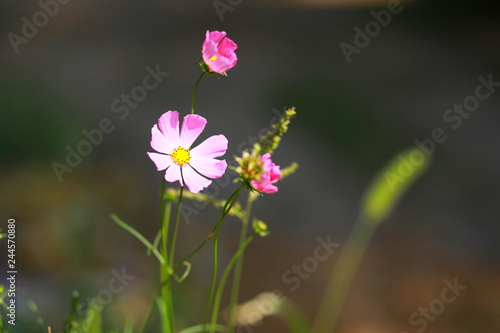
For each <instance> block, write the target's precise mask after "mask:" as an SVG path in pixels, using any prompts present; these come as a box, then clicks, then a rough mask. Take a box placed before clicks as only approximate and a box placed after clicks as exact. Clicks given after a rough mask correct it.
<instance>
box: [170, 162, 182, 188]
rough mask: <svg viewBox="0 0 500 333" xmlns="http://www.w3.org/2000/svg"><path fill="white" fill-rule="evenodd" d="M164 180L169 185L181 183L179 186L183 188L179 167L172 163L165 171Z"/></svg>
mask: <svg viewBox="0 0 500 333" xmlns="http://www.w3.org/2000/svg"><path fill="white" fill-rule="evenodd" d="M165 180H166V181H167V182H171V183H173V182H176V181H179V183H181V186H184V183H183V182H182V176H181V167H180V166H178V165H177V164H175V163H172V165H171V166H170V167H169V168H168V169H167V171H165Z"/></svg>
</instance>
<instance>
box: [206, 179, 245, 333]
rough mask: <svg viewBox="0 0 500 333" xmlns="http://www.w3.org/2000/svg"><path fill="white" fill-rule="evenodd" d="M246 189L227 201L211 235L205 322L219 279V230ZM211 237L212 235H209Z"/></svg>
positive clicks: (232, 195) (242, 184) (238, 191)
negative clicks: (212, 238)
mask: <svg viewBox="0 0 500 333" xmlns="http://www.w3.org/2000/svg"><path fill="white" fill-rule="evenodd" d="M244 187H245V184H244V183H241V185H240V187H239V188H238V189H237V190H236V191H235V192H234V193H233V194H231V196H230V197H229V198H228V199H227V201H226V204H225V205H224V207H223V208H222V211H221V214H220V216H219V220H218V221H217V224H216V225H215V227H214V229H213V230H212V233H211V235H213V236H214V247H213V258H214V259H213V268H212V280H211V281H210V289H209V292H208V299H207V305H206V308H205V317H204V318H205V320H204V322H205V323H207V322H208V316H209V313H210V305H211V304H212V298H213V294H214V289H215V280H216V279H217V264H218V263H217V258H218V240H219V229H220V225H221V222H222V220H223V219H224V217H226V215H227V214H228V213H229V211H230V210H231V208H232V207H233V206H234V204H235V203H236V201H237V200H238V197H239V195H240V193H241V191H242V190H243V188H244ZM209 237H210V235H209Z"/></svg>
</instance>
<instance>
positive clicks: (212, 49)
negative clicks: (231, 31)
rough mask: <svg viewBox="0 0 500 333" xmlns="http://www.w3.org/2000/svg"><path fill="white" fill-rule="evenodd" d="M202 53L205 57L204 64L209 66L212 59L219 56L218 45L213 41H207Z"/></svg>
mask: <svg viewBox="0 0 500 333" xmlns="http://www.w3.org/2000/svg"><path fill="white" fill-rule="evenodd" d="M201 53H202V56H203V62H204V63H205V64H207V65H209V64H210V62H211V59H212V57H213V56H214V55H216V54H217V44H215V43H214V42H213V41H205V42H204V43H203V48H202V49H201Z"/></svg>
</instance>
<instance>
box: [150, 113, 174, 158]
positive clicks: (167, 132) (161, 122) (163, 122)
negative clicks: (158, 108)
mask: <svg viewBox="0 0 500 333" xmlns="http://www.w3.org/2000/svg"><path fill="white" fill-rule="evenodd" d="M158 128H159V129H160V131H161V133H162V134H163V136H164V137H165V140H166V142H168V143H169V146H170V147H174V148H177V147H178V146H179V112H177V111H167V112H165V113H164V114H162V115H161V117H160V118H159V119H158ZM155 149H156V148H155ZM170 152H171V151H170Z"/></svg>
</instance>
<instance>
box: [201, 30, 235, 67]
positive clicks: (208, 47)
mask: <svg viewBox="0 0 500 333" xmlns="http://www.w3.org/2000/svg"><path fill="white" fill-rule="evenodd" d="M237 48H238V45H236V43H235V42H233V41H232V40H230V39H229V38H227V37H226V32H225V31H208V30H207V34H206V37H205V41H204V42H203V46H202V50H201V54H202V56H203V62H204V63H205V64H207V66H208V68H209V70H210V71H211V72H215V73H219V74H224V73H225V72H227V71H228V70H230V69H231V68H233V67H234V66H235V65H236V62H238V58H237V57H236V53H234V50H236V49H237Z"/></svg>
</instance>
